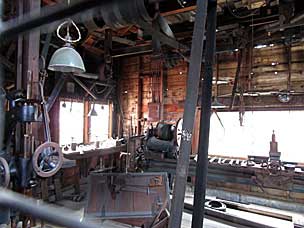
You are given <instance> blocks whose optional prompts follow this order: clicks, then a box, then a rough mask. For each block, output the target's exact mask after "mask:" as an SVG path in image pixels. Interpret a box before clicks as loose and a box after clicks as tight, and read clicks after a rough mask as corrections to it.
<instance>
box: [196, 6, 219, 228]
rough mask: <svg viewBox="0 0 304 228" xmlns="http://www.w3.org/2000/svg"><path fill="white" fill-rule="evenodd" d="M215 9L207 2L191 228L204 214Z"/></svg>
mask: <svg viewBox="0 0 304 228" xmlns="http://www.w3.org/2000/svg"><path fill="white" fill-rule="evenodd" d="M216 7H217V2H216V1H215V2H214V1H213V0H209V3H208V14H207V37H206V47H208V48H206V55H205V70H204V72H205V74H204V81H203V86H202V103H201V118H200V138H199V152H198V162H197V165H196V178H195V191H194V205H193V208H194V209H193V217H192V226H191V227H192V228H202V227H203V222H204V213H205V210H204V209H205V207H204V205H205V198H206V187H207V172H208V148H209V131H210V117H211V99H212V78H213V63H214V54H215V45H216V16H217V15H216Z"/></svg>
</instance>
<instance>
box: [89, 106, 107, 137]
mask: <svg viewBox="0 0 304 228" xmlns="http://www.w3.org/2000/svg"><path fill="white" fill-rule="evenodd" d="M92 107H93V105H91V108H92ZM95 111H96V112H97V116H91V118H90V119H91V124H90V126H91V128H90V141H91V142H95V141H97V140H98V141H102V140H106V139H108V137H109V105H101V104H95Z"/></svg>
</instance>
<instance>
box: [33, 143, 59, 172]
mask: <svg viewBox="0 0 304 228" xmlns="http://www.w3.org/2000/svg"><path fill="white" fill-rule="evenodd" d="M32 162H33V167H34V170H35V172H36V173H37V175H38V176H40V177H51V176H53V175H55V174H56V173H57V172H58V171H59V170H60V168H61V167H62V163H63V154H62V152H61V148H60V146H59V145H58V144H57V143H54V142H45V143H43V144H41V145H40V146H39V147H38V148H37V149H36V151H35V153H34V156H33V160H32Z"/></svg>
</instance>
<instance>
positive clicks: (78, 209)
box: [52, 188, 293, 228]
mask: <svg viewBox="0 0 304 228" xmlns="http://www.w3.org/2000/svg"><path fill="white" fill-rule="evenodd" d="M185 202H186V203H190V204H192V203H193V189H191V188H187V192H186V197H185ZM84 203H85V200H84V201H82V202H79V203H76V202H73V201H69V200H63V201H60V202H59V205H61V206H64V207H66V208H70V209H72V210H74V211H75V217H77V218H82V217H83V211H84ZM277 211H278V210H277ZM227 213H229V214H233V215H237V216H239V217H242V218H245V219H249V220H252V221H263V223H264V224H266V225H269V226H271V227H276V228H292V227H293V223H292V222H289V221H285V220H281V219H275V218H271V217H267V216H263V215H258V214H254V213H249V212H244V211H239V210H234V209H229V208H227ZM191 219H192V215H191V214H189V213H186V212H184V213H183V220H182V228H189V227H191ZM94 223H97V224H100V227H101V228H131V227H133V226H130V225H125V224H121V223H118V222H114V221H110V220H104V221H101V220H99V221H94ZM52 227H53V226H52ZM204 227H206V228H231V227H236V226H232V225H227V224H223V223H221V222H219V221H214V220H210V219H208V218H205V220H204Z"/></svg>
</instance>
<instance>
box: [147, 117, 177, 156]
mask: <svg viewBox="0 0 304 228" xmlns="http://www.w3.org/2000/svg"><path fill="white" fill-rule="evenodd" d="M175 134H176V128H175V126H174V125H173V124H166V123H158V124H157V125H156V127H155V128H153V126H150V128H149V129H148V131H147V135H146V140H145V141H146V150H147V151H146V153H147V155H148V154H150V155H152V154H154V155H155V154H158V155H161V156H163V157H167V158H176V156H177V151H178V146H177V143H176V137H175Z"/></svg>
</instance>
